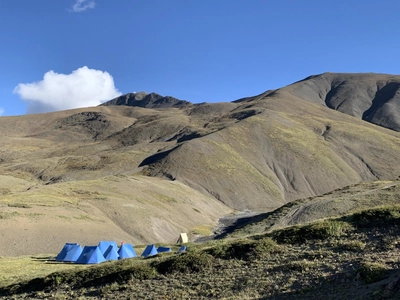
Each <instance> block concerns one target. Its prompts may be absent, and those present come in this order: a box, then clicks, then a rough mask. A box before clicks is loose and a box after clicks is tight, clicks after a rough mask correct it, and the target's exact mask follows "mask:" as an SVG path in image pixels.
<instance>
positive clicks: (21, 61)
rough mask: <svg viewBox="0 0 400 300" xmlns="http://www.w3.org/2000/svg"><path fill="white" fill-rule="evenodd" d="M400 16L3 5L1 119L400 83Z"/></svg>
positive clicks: (366, 6)
mask: <svg viewBox="0 0 400 300" xmlns="http://www.w3.org/2000/svg"><path fill="white" fill-rule="evenodd" d="M399 12H400V1H397V0H381V1H377V0H370V1H365V0H336V1H329V0H327V1H321V0H304V1H299V0H279V1H275V0H202V1H196V0H115V1H110V0H37V1H32V0H0V38H1V42H0V54H1V55H0V113H1V115H3V116H12V115H22V114H25V113H27V112H28V113H36V112H42V111H50V110H58V109H67V108H71V107H76V106H91V105H96V104H97V103H100V102H101V101H104V100H108V99H109V98H110V99H111V98H112V97H114V96H115V95H118V94H120V93H122V94H124V93H129V92H134V91H136V92H139V91H146V92H156V93H159V94H162V95H170V96H174V97H177V98H179V99H184V100H189V101H192V102H195V103H198V102H220V101H233V100H235V99H238V98H241V97H246V96H252V95H256V94H259V93H262V92H264V91H266V90H268V89H274V88H279V87H282V86H285V85H287V84H290V83H293V82H294V81H297V80H300V79H303V78H304V77H307V76H309V75H313V74H319V73H323V72H376V73H391V74H399V73H400V72H399V57H400V56H399V53H400V40H399V39H398V29H399V28H400V18H399V17H398V14H399ZM84 67H86V68H84ZM45 74H47V75H46V80H44V76H45Z"/></svg>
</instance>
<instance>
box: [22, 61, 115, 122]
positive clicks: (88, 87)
mask: <svg viewBox="0 0 400 300" xmlns="http://www.w3.org/2000/svg"><path fill="white" fill-rule="evenodd" d="M14 93H16V94H18V95H19V96H20V97H21V98H22V99H23V100H24V101H25V102H27V104H28V107H27V113H28V114H32V113H41V112H50V111H57V110H66V109H72V108H78V107H88V106H97V105H99V104H101V103H102V102H104V101H107V100H110V99H113V98H115V97H117V96H119V95H121V93H120V92H119V91H118V90H117V89H116V88H115V86H114V79H113V78H112V76H111V75H110V74H109V73H108V72H103V71H100V70H94V69H89V68H88V67H86V66H85V67H82V68H79V69H77V70H75V71H73V72H72V73H71V74H58V73H56V72H54V71H48V72H47V73H46V74H44V76H43V80H41V81H38V82H33V83H20V84H18V85H17V86H16V87H15V89H14Z"/></svg>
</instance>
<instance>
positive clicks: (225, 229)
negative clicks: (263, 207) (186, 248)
mask: <svg viewBox="0 0 400 300" xmlns="http://www.w3.org/2000/svg"><path fill="white" fill-rule="evenodd" d="M260 214H262V212H254V211H249V210H244V211H241V212H238V213H236V214H234V215H228V216H225V217H222V218H220V219H219V220H218V225H217V227H216V228H214V234H212V235H209V236H205V237H199V238H197V239H196V240H195V241H194V242H195V243H203V242H206V241H210V240H217V239H220V238H223V237H225V236H226V235H227V234H229V233H231V232H233V231H234V230H235V229H236V228H238V227H241V226H243V225H245V224H247V223H249V222H250V221H252V220H253V218H254V217H255V216H258V215H260Z"/></svg>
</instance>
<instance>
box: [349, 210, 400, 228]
mask: <svg viewBox="0 0 400 300" xmlns="http://www.w3.org/2000/svg"><path fill="white" fill-rule="evenodd" d="M351 221H352V222H353V223H354V225H355V226H357V227H360V228H372V227H385V226H390V225H396V224H399V222H400V206H389V207H380V208H375V209H368V210H364V211H361V212H358V213H355V214H353V215H352V216H351Z"/></svg>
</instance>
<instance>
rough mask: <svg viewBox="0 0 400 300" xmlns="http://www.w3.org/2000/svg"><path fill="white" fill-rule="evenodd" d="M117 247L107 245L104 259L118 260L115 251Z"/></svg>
mask: <svg viewBox="0 0 400 300" xmlns="http://www.w3.org/2000/svg"><path fill="white" fill-rule="evenodd" d="M117 249H118V248H115V247H114V245H110V246H108V249H107V250H106V251H105V252H104V258H105V259H106V260H118V259H119V254H118V252H117Z"/></svg>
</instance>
